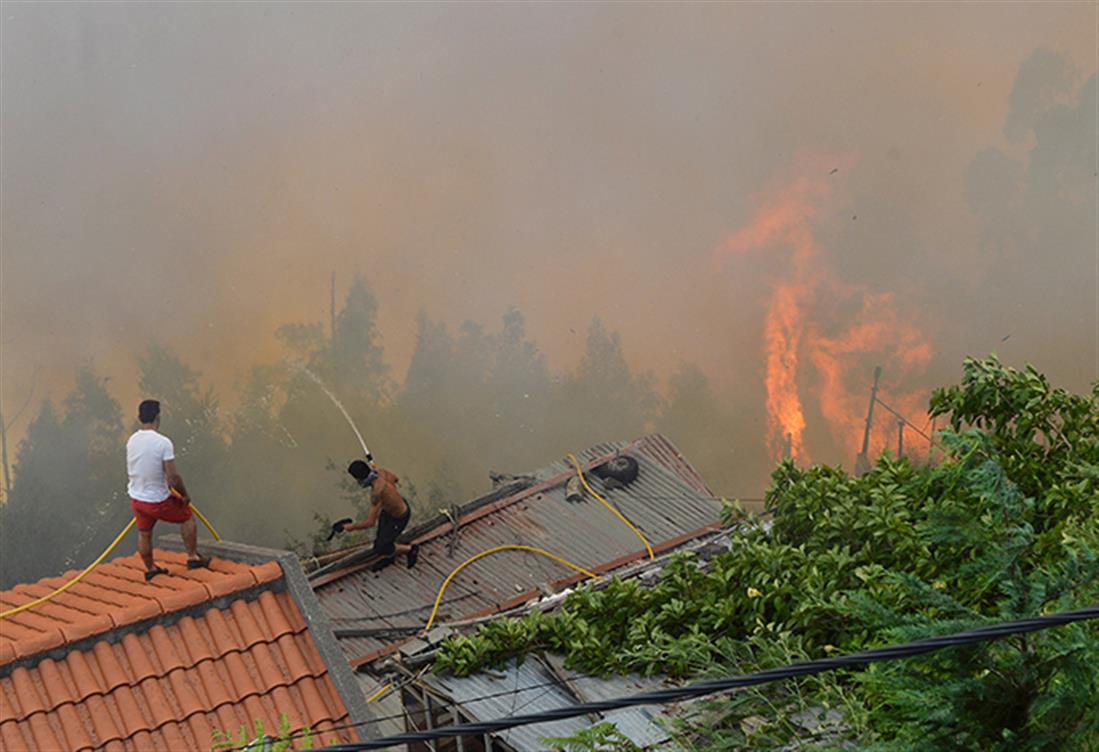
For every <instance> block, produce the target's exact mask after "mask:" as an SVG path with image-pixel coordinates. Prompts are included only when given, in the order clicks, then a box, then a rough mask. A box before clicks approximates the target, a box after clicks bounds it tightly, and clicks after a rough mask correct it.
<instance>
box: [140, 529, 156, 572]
mask: <svg viewBox="0 0 1099 752" xmlns="http://www.w3.org/2000/svg"><path fill="white" fill-rule="evenodd" d="M137 552H138V553H139V554H141V561H143V562H144V563H145V571H146V572H151V571H153V569H155V568H156V565H155V564H153V531H152V530H138V531H137Z"/></svg>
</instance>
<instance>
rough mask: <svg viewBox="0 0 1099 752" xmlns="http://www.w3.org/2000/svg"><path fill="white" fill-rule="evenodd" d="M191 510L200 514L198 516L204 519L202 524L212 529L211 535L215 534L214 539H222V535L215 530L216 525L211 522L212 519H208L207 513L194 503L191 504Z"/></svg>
mask: <svg viewBox="0 0 1099 752" xmlns="http://www.w3.org/2000/svg"><path fill="white" fill-rule="evenodd" d="M191 511H192V512H194V513H195V514H197V515H198V518H199V519H200V520H202V524H203V525H205V526H206V529H207V530H209V531H210V535H212V536H214V540H216V541H219V540H221V536H220V535H218V531H217V530H214V526H213V525H211V524H210V520H208V519H206V515H204V514H203V513H202V512H200V511H198V507H196V506H195V505H194V504H192V505H191Z"/></svg>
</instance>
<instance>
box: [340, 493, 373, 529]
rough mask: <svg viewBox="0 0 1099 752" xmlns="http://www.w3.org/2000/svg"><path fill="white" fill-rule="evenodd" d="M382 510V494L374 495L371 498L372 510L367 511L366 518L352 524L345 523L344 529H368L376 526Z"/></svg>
mask: <svg viewBox="0 0 1099 752" xmlns="http://www.w3.org/2000/svg"><path fill="white" fill-rule="evenodd" d="M381 511H382V500H381V496H372V497H371V499H370V511H368V512H367V513H366V519H364V520H363V521H362V522H352V523H351V524H350V525H344V527H343V529H344V530H367V529H369V528H372V527H374V523H375V522H377V521H378V515H379V514H380V513H381Z"/></svg>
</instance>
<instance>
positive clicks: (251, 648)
mask: <svg viewBox="0 0 1099 752" xmlns="http://www.w3.org/2000/svg"><path fill="white" fill-rule="evenodd" d="M183 559H184V556H183V555H182V554H164V555H161V552H158V561H160V562H164V563H165V564H166V566H168V567H169V568H170V569H172V570H173V574H172V575H170V576H161V577H158V578H156V580H154V581H153V582H152V583H145V582H144V579H143V577H142V576H141V564H140V562H139V561H137V560H136V557H125V558H124V559H116V560H115V561H112V562H108V563H107V564H104V565H102V566H101V567H99V568H98V569H97V570H96V571H95V572H94V573H92V574H91V575H89V576H88V577H86V578H85V579H84V580H83V581H82V582H80V583H78V585H76V586H74V587H73V588H71V590H70V591H67V592H66V593H65V594H63V595H62V596H60V597H58V598H57V599H55V602H51V603H50V604H49V605H47V606H44V607H43V606H36V607H35V608H34V609H31V610H29V611H27V612H22V613H20V614H17V615H16V616H14V617H11V618H7V619H4V620H0V748H2V749H3V750H4V752H9V750H10V751H11V752H18V751H19V750H28V751H30V750H35V751H36V752H37V751H38V750H54V749H58V750H78V751H80V752H83V751H84V750H92V749H95V750H146V749H165V750H176V749H207V748H209V747H210V744H211V741H212V735H213V733H214V732H215V731H228V732H230V733H232V734H235V733H236V732H237V729H238V728H239V726H240V725H242V724H244V725H247V726H249V727H250V726H251V724H252V723H253V722H254V721H255V720H256V719H259V720H261V721H262V722H263V724H264V727H265V728H266V729H268V730H273V729H276V728H277V727H278V725H279V715H280V714H282V713H285V714H287V716H288V718H289V722H290V724H291V726H292V727H294V728H295V729H296V728H300V727H301V726H304V725H310V726H311V727H313V728H318V727H325V728H329V729H331V728H333V727H335V726H338V725H343V724H346V723H347V722H348V718H349V715H348V711H347V708H346V707H345V705H344V703H343V701H342V699H341V698H340V695H339V693H338V692H336V691H335V685H334V684H333V683H332V680H331V678H330V676H329V673H328V668H327V667H326V666H325V664H324V661H323V659H322V658H321V656H320V654H319V652H318V651H317V648H316V645H315V644H314V642H313V636H312V635H311V634H310V632H309V630H308V627H307V622H306V620H305V618H304V616H303V615H302V613H301V611H300V610H299V608H298V606H297V604H296V603H295V602H294V600H293V598H292V597H291V596H290V595H289V594H288V593H286V592H274V591H271V590H264V591H262V592H260V593H258V594H256V593H255V591H254V590H250V589H251V588H253V587H254V586H256V585H257V583H258V584H265V583H270V582H272V581H275V580H277V579H278V578H280V577H281V576H282V570H281V568H280V567H279V564H278V563H277V562H270V563H268V564H264V565H259V566H255V565H245V564H240V563H237V562H233V561H228V560H222V559H215V560H214V562H213V564H212V565H211V568H210V569H209V570H205V569H202V570H186V569H185V568H184V566H185V565H184V564H183ZM73 574H75V573H68V574H67V575H66V576H65V577H61V578H52V579H51V580H50V581H48V582H47V581H43V582H42V583H37V584H36V585H35V586H21V587H19V588H17V589H16V590H15V591H14V592H13V591H8V592H6V593H0V603H3V604H4V607H5V608H8V607H11V606H14V605H17V604H19V603H26V602H27V601H29V600H30V599H31V598H33V597H37V595H39V594H42V593H43V592H46V591H48V590H49V589H50V588H51V587H56V585H57V584H60V583H61V582H63V581H65V580H66V579H67V578H68V577H70V576H72V575H73ZM241 591H248V592H246V593H242V595H241V596H240V597H237V598H235V599H234V600H231V602H230V603H228V605H226V606H225V607H223V608H219V607H213V606H212V605H211V607H209V608H206V609H205V610H202V604H203V603H205V602H208V601H210V600H211V599H212V598H223V597H229V598H232V597H233V594H234V593H238V592H241ZM194 606H198V610H196V611H194V612H193V613H191V612H188V613H186V614H183V615H179V614H178V613H177V612H178V611H179V610H180V609H182V608H188V607H194ZM173 613H176V616H175V617H173ZM150 616H164V620H163V621H162V622H158V623H156V624H154V625H152V626H148V627H144V626H142V627H138V629H140V630H142V631H137V632H135V631H129V632H125V631H123V632H119V631H116V630H118V629H119V628H120V627H121V628H125V629H131V630H132V629H134V627H133V626H131V625H135V624H136V623H137V622H140V621H141V620H143V619H145V618H147V617H150ZM96 636H100V637H101V639H98V640H96V639H95V638H96ZM77 640H80V641H82V642H80V643H77V645H80V646H82V647H80V648H79V649H76V646H75V645H74V649H70V650H69V652H68V653H67V654H66V655H64V657H63V658H56V659H55V657H47V656H43V655H39V653H40V652H41V651H42V650H45V649H46V647H44V646H48V647H51V648H52V647H58V646H62V645H66V644H68V643H72V642H74V641H77ZM87 641H91V644H90V645H88V644H87ZM83 646H86V647H83ZM17 660H23V661H24V662H22V663H17V664H16V663H13V661H17ZM35 660H37V663H35V662H34V661H35ZM26 661H30V662H29V663H28V662H26ZM8 664H12V665H8ZM331 738H336V739H339V740H340V741H352V740H354V739H355V738H356V737H355V736H354V735H353V734H352V733H351V732H349V731H346V730H344V731H340V732H332V733H330V734H328V735H327V736H326V737H325V740H326V741H329V740H331Z"/></svg>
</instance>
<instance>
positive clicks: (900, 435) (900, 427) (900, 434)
mask: <svg viewBox="0 0 1099 752" xmlns="http://www.w3.org/2000/svg"><path fill="white" fill-rule="evenodd" d="M903 456H904V418H897V459H900V458H901V457H903Z"/></svg>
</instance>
